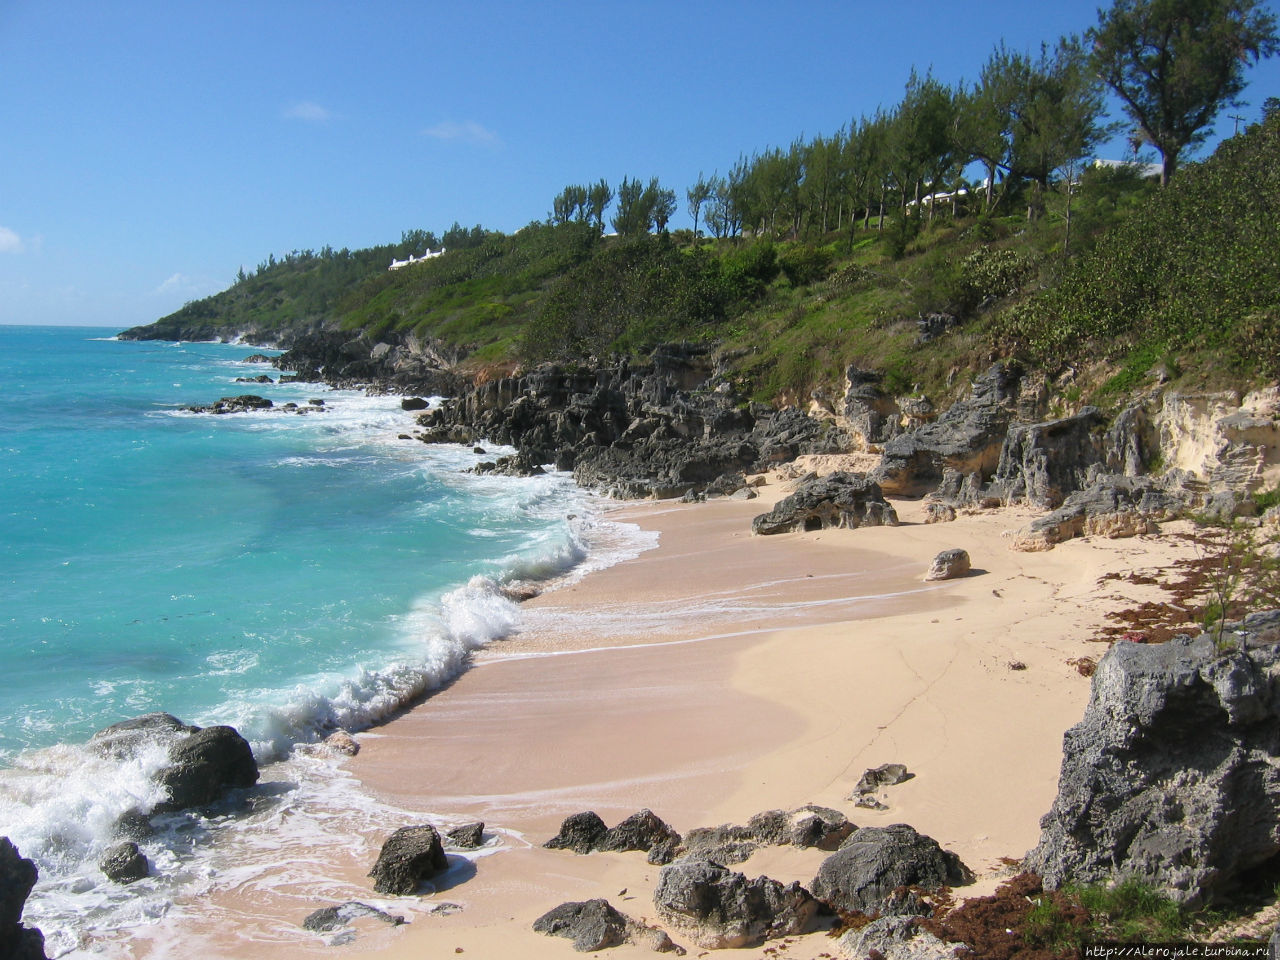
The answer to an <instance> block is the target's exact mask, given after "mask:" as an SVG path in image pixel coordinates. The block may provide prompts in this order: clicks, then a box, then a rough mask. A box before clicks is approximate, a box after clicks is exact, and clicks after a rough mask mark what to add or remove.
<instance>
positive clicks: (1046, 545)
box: [1010, 476, 1185, 551]
mask: <svg viewBox="0 0 1280 960" xmlns="http://www.w3.org/2000/svg"><path fill="white" fill-rule="evenodd" d="M1184 505H1185V504H1184V502H1183V501H1182V500H1180V499H1178V498H1177V497H1174V496H1172V495H1170V494H1169V493H1167V492H1165V490H1163V489H1162V488H1161V486H1160V485H1159V484H1158V483H1157V482H1156V481H1154V480H1152V479H1151V478H1150V477H1122V476H1102V477H1099V478H1098V479H1097V480H1096V481H1095V482H1094V484H1093V485H1092V486H1090V487H1089V488H1087V489H1085V490H1080V491H1077V492H1076V493H1073V494H1071V495H1070V496H1069V497H1067V499H1066V502H1065V503H1063V505H1062V506H1061V507H1059V508H1058V509H1057V510H1054V511H1053V512H1052V513H1048V514H1045V515H1044V516H1043V517H1038V518H1037V519H1035V520H1033V521H1032V522H1031V523H1030V524H1028V525H1027V526H1026V527H1025V528H1023V529H1022V530H1020V531H1018V533H1017V535H1016V536H1015V537H1014V539H1013V542H1012V543H1011V544H1010V545H1011V546H1012V547H1013V549H1015V550H1024V551H1037V550H1051V549H1053V547H1054V546H1055V545H1056V544H1059V543H1062V542H1063V541H1064V540H1070V539H1071V538H1073V537H1081V536H1103V537H1109V538H1112V539H1116V538H1120V537H1135V536H1139V535H1141V534H1145V533H1154V532H1155V531H1156V530H1157V529H1158V528H1157V526H1156V524H1157V522H1158V521H1160V520H1164V519H1167V518H1169V517H1172V516H1175V515H1177V514H1178V513H1179V512H1180V511H1181V510H1182V509H1183V507H1184Z"/></svg>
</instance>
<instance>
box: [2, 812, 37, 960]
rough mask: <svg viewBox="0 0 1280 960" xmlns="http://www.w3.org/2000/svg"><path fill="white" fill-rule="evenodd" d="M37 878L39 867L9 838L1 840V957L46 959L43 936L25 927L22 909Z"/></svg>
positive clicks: (29, 959)
mask: <svg viewBox="0 0 1280 960" xmlns="http://www.w3.org/2000/svg"><path fill="white" fill-rule="evenodd" d="M38 875H39V871H37V870H36V865H35V864H34V863H33V862H31V861H30V860H27V859H26V858H24V857H23V856H22V854H20V853H19V852H18V848H17V847H15V846H14V845H13V843H12V842H10V840H9V838H8V837H0V957H3V958H5V960H11V958H12V960H45V953H44V935H43V934H41V933H40V931H39V930H37V929H35V928H34V927H25V926H23V925H22V909H23V907H25V906H26V903H27V897H29V896H30V895H31V888H32V887H34V886H35V885H36V879H37V877H38Z"/></svg>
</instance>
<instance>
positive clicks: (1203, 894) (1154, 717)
mask: <svg viewBox="0 0 1280 960" xmlns="http://www.w3.org/2000/svg"><path fill="white" fill-rule="evenodd" d="M1227 639H1228V640H1229V641H1230V643H1231V644H1232V645H1233V646H1234V647H1235V648H1234V649H1225V648H1224V649H1218V648H1217V647H1215V644H1214V642H1213V640H1212V639H1210V637H1209V636H1208V635H1201V637H1199V638H1197V639H1194V640H1192V639H1188V638H1185V637H1182V638H1175V639H1174V640H1171V641H1170V642H1169V643H1166V644H1137V643H1116V644H1114V645H1112V647H1111V649H1110V650H1108V651H1107V653H1106V655H1105V656H1103V658H1102V660H1101V661H1100V662H1099V663H1098V668H1097V670H1096V672H1095V673H1094V675H1093V681H1092V684H1093V686H1092V689H1091V693H1090V698H1089V704H1088V707H1087V708H1086V709H1085V715H1084V719H1083V720H1081V722H1080V723H1078V724H1077V725H1076V726H1074V727H1072V728H1071V729H1070V730H1068V731H1067V733H1066V735H1065V737H1064V738H1063V760H1062V773H1061V776H1060V778H1059V782H1058V796H1057V798H1056V799H1055V800H1054V803H1053V807H1052V809H1051V810H1050V811H1049V813H1048V814H1047V815H1046V816H1045V817H1044V818H1043V819H1042V820H1041V823H1040V825H1041V829H1042V832H1041V837H1040V843H1039V845H1037V846H1036V848H1035V849H1034V850H1032V851H1031V852H1030V854H1028V858H1027V869H1029V870H1032V871H1035V872H1036V873H1039V874H1040V875H1041V876H1043V877H1044V879H1045V883H1046V885H1048V886H1059V885H1061V884H1063V883H1068V882H1082V883H1089V882H1093V881H1098V880H1104V879H1108V880H1109V879H1112V878H1125V877H1136V878H1138V879H1140V880H1143V881H1145V882H1147V883H1150V884H1153V885H1155V886H1157V887H1159V888H1161V889H1162V890H1164V891H1165V892H1166V893H1168V895H1170V896H1172V897H1173V898H1175V899H1177V900H1179V901H1180V902H1182V903H1186V904H1192V905H1195V904H1201V903H1209V902H1213V901H1215V900H1219V899H1222V898H1224V897H1225V896H1227V895H1229V894H1230V892H1231V889H1232V887H1233V885H1234V884H1235V883H1236V882H1237V881H1238V880H1239V878H1240V877H1241V875H1242V874H1243V873H1245V872H1246V871H1248V870H1250V869H1251V868H1253V867H1257V866H1258V865H1260V864H1263V863H1266V862H1267V861H1269V860H1271V859H1272V858H1273V857H1275V856H1276V855H1277V854H1280V767H1278V766H1277V762H1276V761H1277V757H1280V686H1278V684H1280V646H1277V644H1276V641H1277V639H1280V613H1270V614H1265V615H1255V616H1253V617H1250V618H1248V619H1246V620H1245V621H1244V623H1243V624H1241V625H1240V629H1239V631H1238V632H1237V631H1233V632H1232V633H1229V634H1228V635H1227Z"/></svg>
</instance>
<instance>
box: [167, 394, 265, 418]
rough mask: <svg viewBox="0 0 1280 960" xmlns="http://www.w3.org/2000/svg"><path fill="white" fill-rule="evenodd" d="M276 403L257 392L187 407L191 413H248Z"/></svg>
mask: <svg viewBox="0 0 1280 960" xmlns="http://www.w3.org/2000/svg"><path fill="white" fill-rule="evenodd" d="M274 406H275V404H274V403H272V402H271V401H270V400H268V399H267V398H266V397H259V396H258V395H257V394H252V393H246V394H243V395H242V396H239V397H223V398H222V399H221V400H216V401H214V402H213V403H210V404H205V405H201V406H194V407H187V410H188V411H190V412H191V413H212V414H215V415H219V416H220V415H222V414H224V413H247V412H249V411H250V410H270V409H271V408H272V407H274Z"/></svg>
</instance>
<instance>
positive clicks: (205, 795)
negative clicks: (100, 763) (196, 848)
mask: <svg viewBox="0 0 1280 960" xmlns="http://www.w3.org/2000/svg"><path fill="white" fill-rule="evenodd" d="M153 743H160V744H164V745H166V746H167V748H168V754H169V763H168V765H166V766H164V767H162V768H161V769H160V771H159V772H158V773H157V774H156V780H157V781H158V782H159V783H160V784H161V785H162V786H163V787H164V788H165V790H166V791H167V793H168V799H166V800H164V801H162V802H161V803H158V804H157V805H156V807H155V810H154V812H155V813H168V812H172V811H175V810H185V809H187V808H189V807H202V806H205V805H206V804H210V803H213V802H214V801H216V800H217V799H219V798H220V797H221V796H222V795H223V794H224V793H225V792H226V791H227V790H230V789H234V788H242V787H251V786H253V785H254V784H255V783H257V782H258V764H257V761H255V760H254V758H253V750H252V749H251V748H250V747H249V743H248V741H246V740H245V739H244V737H242V736H240V734H239V733H237V732H236V731H235V729H234V728H232V727H227V726H216V727H204V728H201V727H195V726H191V725H189V724H185V723H183V722H182V721H181V720H179V719H178V718H177V717H175V716H172V715H171V714H167V713H149V714H145V715H143V716H140V717H134V718H133V719H132V720H124V721H121V722H120V723H114V724H112V725H111V726H109V727H106V728H104V729H102V730H99V731H98V732H97V733H95V734H94V735H93V736H92V737H91V738H90V739H89V743H88V747H87V748H88V749H89V750H91V751H93V752H95V753H97V754H99V755H101V756H105V757H114V758H115V759H117V760H120V759H125V758H126V757H129V756H132V755H135V754H137V753H138V751H140V750H142V749H144V748H145V747H147V746H149V745H150V744H153Z"/></svg>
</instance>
